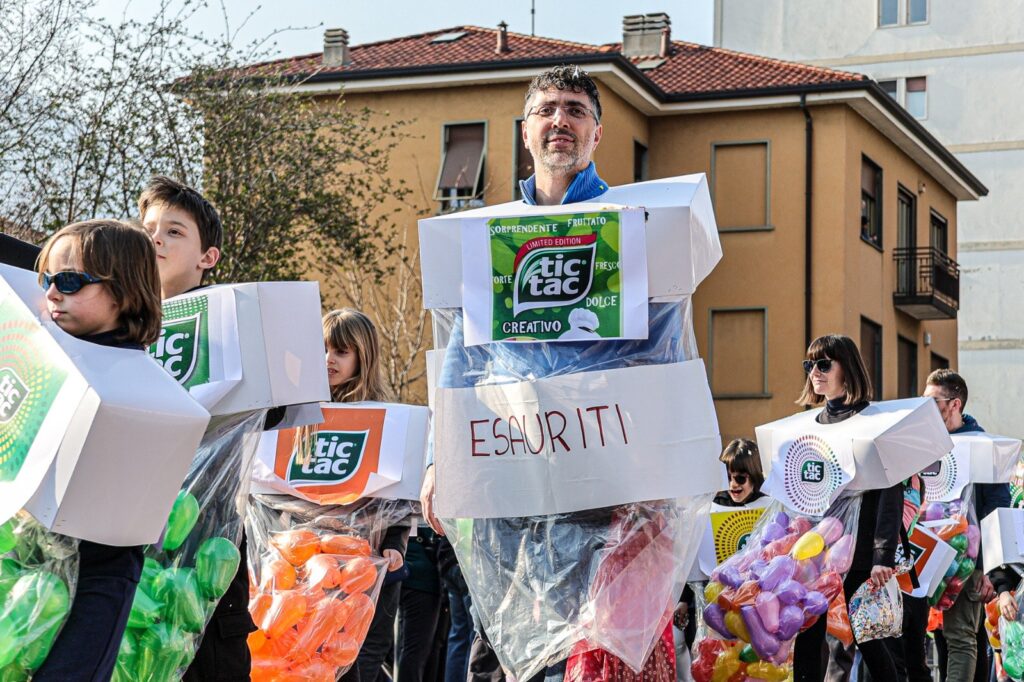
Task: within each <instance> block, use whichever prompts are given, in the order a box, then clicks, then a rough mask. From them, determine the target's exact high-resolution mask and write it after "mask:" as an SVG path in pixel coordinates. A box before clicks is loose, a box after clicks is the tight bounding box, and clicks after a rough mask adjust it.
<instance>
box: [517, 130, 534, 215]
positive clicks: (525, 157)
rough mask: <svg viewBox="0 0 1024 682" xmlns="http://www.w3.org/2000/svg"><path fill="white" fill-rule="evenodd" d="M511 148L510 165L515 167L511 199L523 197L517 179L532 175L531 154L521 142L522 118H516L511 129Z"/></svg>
mask: <svg viewBox="0 0 1024 682" xmlns="http://www.w3.org/2000/svg"><path fill="white" fill-rule="evenodd" d="M512 149H514V150H515V152H514V154H513V158H512V165H513V166H514V167H515V179H514V180H513V181H512V200H513V201H518V200H519V199H522V198H523V193H522V191H521V190H520V189H519V181H520V180H525V179H527V178H528V177H530V176H531V175H533V154H531V153H530V150H529V149H528V148H527V146H526V143H525V142H523V119H521V118H517V119H516V121H515V125H514V126H513V130H512Z"/></svg>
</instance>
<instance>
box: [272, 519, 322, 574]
mask: <svg viewBox="0 0 1024 682" xmlns="http://www.w3.org/2000/svg"><path fill="white" fill-rule="evenodd" d="M270 544H271V545H273V546H274V547H275V548H276V549H277V551H279V552H280V553H281V556H283V557H284V558H285V560H287V561H288V563H290V564H291V565H293V566H301V565H302V564H304V563H306V562H307V561H309V559H310V557H312V556H313V555H314V554H317V553H319V552H320V537H319V536H318V535H317V534H316V533H314V532H313V531H311V530H306V529H305V528H295V529H292V530H284V531H281V532H280V533H274V534H273V535H271V536H270Z"/></svg>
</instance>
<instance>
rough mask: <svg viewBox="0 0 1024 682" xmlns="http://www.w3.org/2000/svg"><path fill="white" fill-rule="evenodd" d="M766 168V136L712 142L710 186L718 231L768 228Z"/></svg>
mask: <svg viewBox="0 0 1024 682" xmlns="http://www.w3.org/2000/svg"><path fill="white" fill-rule="evenodd" d="M770 170H771V146H770V144H769V142H768V140H754V141H744V142H714V143H712V145H711V188H712V192H713V197H712V198H713V200H714V204H715V219H716V220H717V221H718V229H719V230H720V231H722V232H729V231H736V232H745V231H751V230H770V229H771V177H770V176H771V173H770Z"/></svg>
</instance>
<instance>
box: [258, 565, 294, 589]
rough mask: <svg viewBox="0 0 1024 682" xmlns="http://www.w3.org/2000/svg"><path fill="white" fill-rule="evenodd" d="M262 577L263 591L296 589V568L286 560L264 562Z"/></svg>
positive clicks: (261, 586) (261, 570)
mask: <svg viewBox="0 0 1024 682" xmlns="http://www.w3.org/2000/svg"><path fill="white" fill-rule="evenodd" d="M260 575H261V576H263V580H262V581H261V582H260V589H261V590H264V591H271V590H290V589H292V588H293V587H295V579H296V574H295V567H294V566H292V565H291V564H290V563H288V562H287V561H285V560H284V559H271V560H269V561H264V562H263V568H262V569H260Z"/></svg>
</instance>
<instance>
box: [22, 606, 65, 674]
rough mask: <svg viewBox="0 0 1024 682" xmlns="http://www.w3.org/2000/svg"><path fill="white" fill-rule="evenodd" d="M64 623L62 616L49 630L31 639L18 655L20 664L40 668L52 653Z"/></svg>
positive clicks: (28, 667)
mask: <svg viewBox="0 0 1024 682" xmlns="http://www.w3.org/2000/svg"><path fill="white" fill-rule="evenodd" d="M63 624H64V619H63V618H61V619H60V620H58V621H56V622H54V623H53V624H52V625H51V626H50V628H49V629H48V630H45V631H44V632H42V633H40V634H39V636H38V637H36V638H34V639H32V640H31V641H29V642H28V643H27V644H26V645H25V648H24V649H23V650H22V652H21V653H20V654H19V655H18V664H19V665H20V666H21V667H23V668H25V669H26V670H36V669H38V668H39V666H41V665H42V664H43V661H45V660H46V657H47V656H49V655H50V649H52V648H53V642H54V641H55V640H56V639H57V633H59V632H60V628H61V626H62V625H63ZM26 639H27V638H26Z"/></svg>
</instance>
